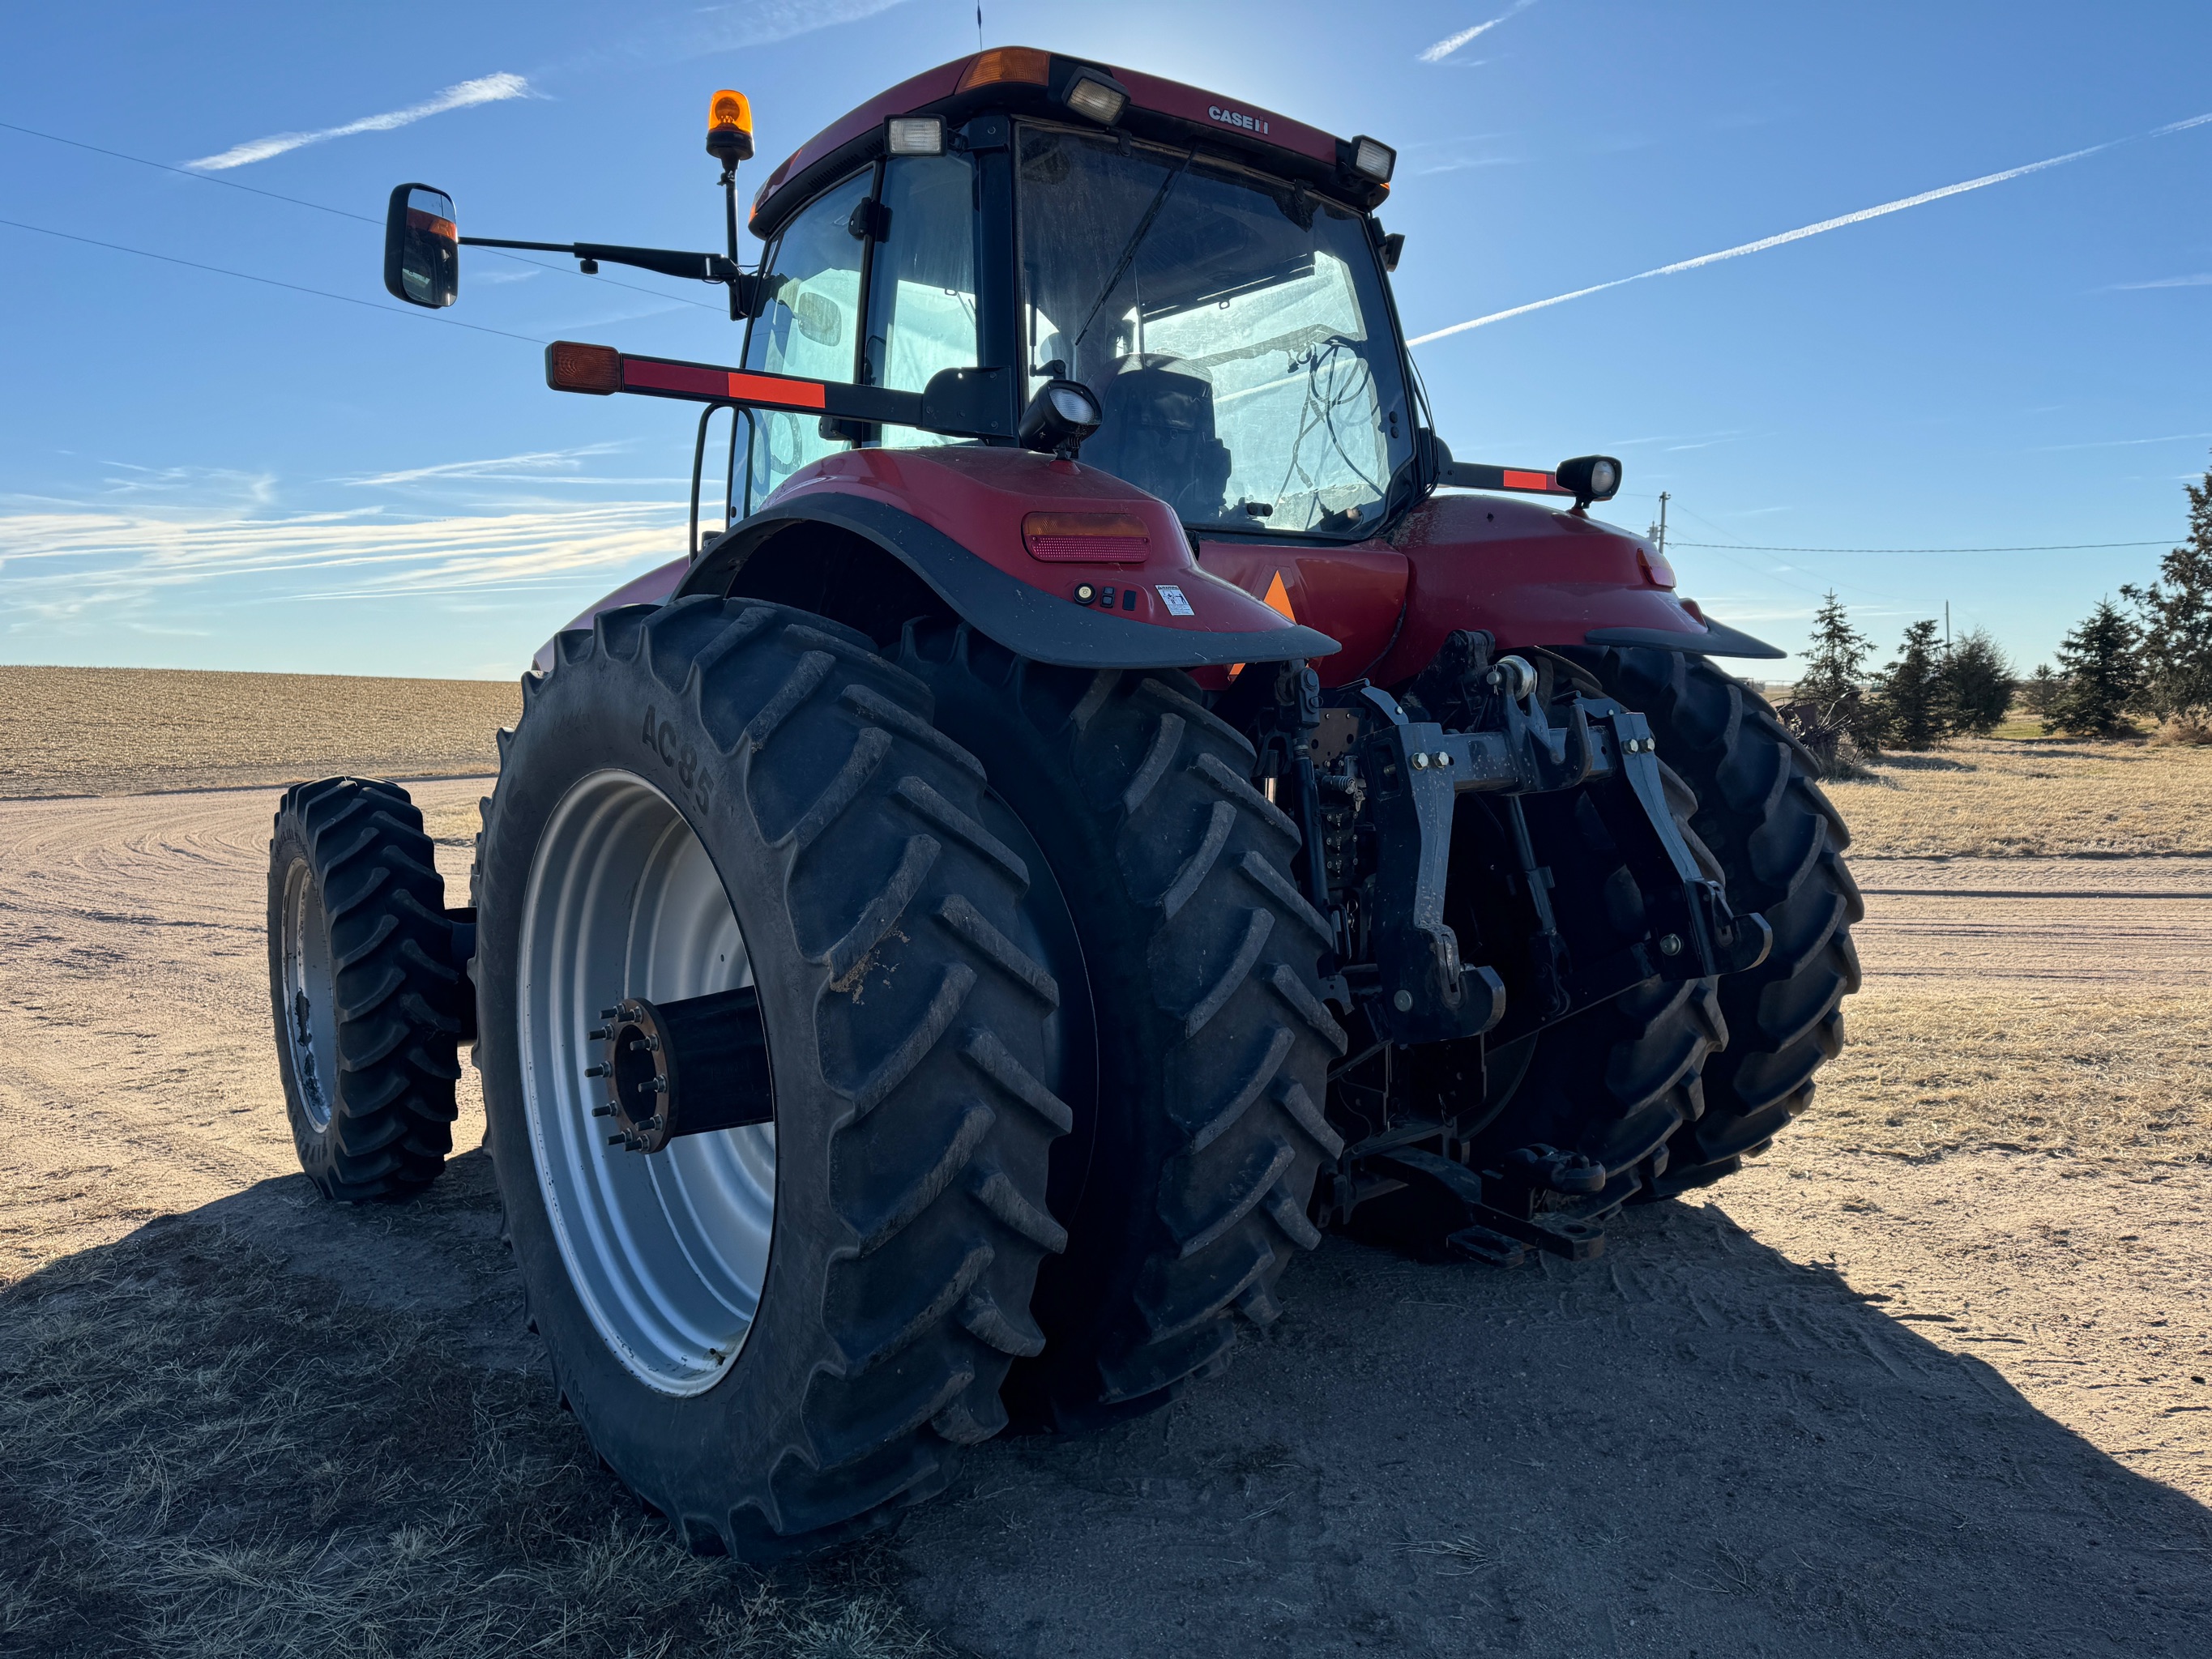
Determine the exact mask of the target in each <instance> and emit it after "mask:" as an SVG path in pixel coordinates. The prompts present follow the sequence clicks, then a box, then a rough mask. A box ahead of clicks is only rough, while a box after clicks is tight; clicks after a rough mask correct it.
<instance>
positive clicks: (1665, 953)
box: [1659, 933, 1682, 957]
mask: <svg viewBox="0 0 2212 1659" xmlns="http://www.w3.org/2000/svg"><path fill="white" fill-rule="evenodd" d="M1659 954H1660V955H1661V956H1662V957H1679V956H1680V955H1681V954H1682V936H1681V935H1680V933H1662V934H1660V936H1659Z"/></svg>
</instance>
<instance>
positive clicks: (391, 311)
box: [0, 219, 551, 345]
mask: <svg viewBox="0 0 2212 1659" xmlns="http://www.w3.org/2000/svg"><path fill="white" fill-rule="evenodd" d="M0 225H11V226H13V227H14V228H15V229H17V230H28V231H33V232H35V233H37V234H39V235H40V236H58V237H59V238H60V239H61V240H63V241H64V242H82V243H83V244H84V245H85V246H88V247H104V248H106V249H108V250H109V251H110V252H115V253H135V254H137V256H138V257H139V258H142V259H159V260H161V261H162V262H163V263H164V264H172V265H184V266H186V267H187V268H189V269H191V270H204V271H210V272H211V273H213V274H214V275H216V276H235V277H236V278H238V280H239V281H240V282H241V283H261V284H262V285H263V286H264V287H265V288H287V289H291V290H292V292H293V293H295V294H312V295H314V296H315V297H316V298H317V299H319V300H336V301H337V302H338V303H339V304H340V305H348V306H360V307H363V308H364V309H366V310H369V311H375V312H380V313H383V314H384V315H385V316H386V317H411V318H415V319H416V320H417V321H420V322H425V323H443V324H444V325H446V326H447V328H468V329H474V330H475V331H477V333H479V334H496V335H498V336H499V337H501V339H503V340H520V341H521V342H522V343H524V344H525V345H550V344H551V342H550V341H549V340H544V339H540V338H539V337H538V336H536V335H534V334H511V333H509V332H508V331H507V330H505V329H503V328H486V327H485V326H484V325H483V324H482V323H465V322H463V321H461V319H459V318H458V317H423V316H421V315H420V314H419V313H416V312H411V311H401V310H400V309H399V308H398V307H396V306H380V305H379V304H377V302H376V301H374V300H363V299H360V298H357V297H356V296H355V295H350V294H333V293H331V291H330V290H329V289H325V288H307V287H304V286H302V285H301V283H283V282H279V281H277V280H276V277H274V276H255V275H254V274H253V273H252V271H248V270H226V269H225V268H224V267H223V266H222V265H204V264H201V263H200V262H199V261H198V260H197V259H179V258H178V257H177V256H176V255H175V254H173V253H155V252H150V251H149V250H148V249H146V248H143V247H125V246H124V245H123V244H122V243H120V242H103V241H101V240H100V239H99V238H98V237H96V236H74V235H71V234H70V233H69V232H68V231H66V230H49V229H47V228H46V226H44V225H27V224H25V223H24V222H22V221H21V219H0Z"/></svg>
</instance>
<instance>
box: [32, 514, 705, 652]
mask: <svg viewBox="0 0 2212 1659" xmlns="http://www.w3.org/2000/svg"><path fill="white" fill-rule="evenodd" d="M683 544H684V514H683V511H682V509H681V508H680V507H679V508H676V509H673V510H671V507H669V504H668V503H667V501H665V500H662V501H611V502H605V503H603V504H600V505H597V506H591V507H561V508H555V509H550V510H542V511H531V512H520V513H474V514H469V515H461V516H453V517H447V518H437V519H426V520H411V521H410V520H397V519H395V518H394V517H392V516H391V515H387V514H385V513H380V512H378V511H375V510H374V509H371V510H368V511H355V512H348V513H293V514H288V515H284V516H282V517H269V518H258V517H239V516H234V515H213V514H210V515H207V516H204V517H185V516H182V515H176V516H171V515H156V514H152V513H97V512H46V513H38V512H32V513H7V514H0V627H5V628H15V629H20V628H22V627H25V626H64V625H67V624H70V623H95V622H96V623H99V624H100V625H102V626H105V625H106V622H107V621H120V620H126V619H129V618H131V617H133V616H135V615H137V614H139V613H142V612H143V613H147V614H149V615H150V614H152V613H154V612H155V611H165V610H167V609H169V608H173V607H174V606H175V605H178V604H179V603H181V602H183V601H185V599H187V598H190V599H193V600H195V601H196V602H197V606H198V607H199V608H201V609H204V608H205V607H207V606H208V605H210V604H213V605H225V604H250V603H257V602H264V601H267V600H270V599H307V598H313V597H318V596H321V595H325V594H327V593H330V592H332V591H333V590H337V591H343V592H348V593H351V594H356V595H359V596H363V597H382V598H399V597H402V596H418V595H424V594H446V595H456V594H459V595H465V594H469V593H477V592H493V591H500V590H506V589H512V588H514V587H517V586H531V587H538V586H552V587H561V586H573V587H576V588H580V589H588V588H594V587H601V586H610V585H611V579H612V578H613V577H614V576H616V575H618V574H622V573H624V572H627V573H630V574H635V573H636V572H638V571H641V570H644V569H646V568H650V567H651V566H652V565H654V564H658V563H661V562H665V561H666V560H668V559H671V558H673V557H675V556H677V555H678V554H679V553H680V552H682V550H683ZM103 619H105V620H103ZM155 619H157V620H158V619H159V618H158V617H156V618H155Z"/></svg>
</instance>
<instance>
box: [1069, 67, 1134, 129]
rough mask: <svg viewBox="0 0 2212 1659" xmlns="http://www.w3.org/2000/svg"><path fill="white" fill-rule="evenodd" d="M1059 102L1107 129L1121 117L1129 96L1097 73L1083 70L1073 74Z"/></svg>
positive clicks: (1114, 83)
mask: <svg viewBox="0 0 2212 1659" xmlns="http://www.w3.org/2000/svg"><path fill="white" fill-rule="evenodd" d="M1060 101H1061V102H1062V103H1064V104H1066V106H1068V108H1070V109H1072V110H1073V111H1074V112H1076V113H1077V114H1078V115H1085V116H1088V117H1090V118H1091V119H1092V120H1094V121H1096V122H1097V123H1098V125H1100V126H1102V127H1110V126H1112V125H1114V123H1115V122H1116V121H1118V120H1120V119H1121V112H1122V110H1123V109H1124V108H1125V107H1127V105H1128V102H1129V94H1128V93H1127V90H1126V89H1125V88H1122V87H1121V85H1119V84H1118V83H1117V82H1114V81H1112V80H1109V78H1108V77H1107V76H1103V75H1101V74H1100V73H1099V72H1098V71H1097V70H1090V69H1086V70H1077V71H1076V72H1075V78H1074V79H1073V81H1071V82H1068V85H1067V90H1066V92H1064V93H1062V94H1060Z"/></svg>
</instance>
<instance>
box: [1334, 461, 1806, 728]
mask: <svg viewBox="0 0 2212 1659" xmlns="http://www.w3.org/2000/svg"><path fill="white" fill-rule="evenodd" d="M1390 539H1391V544H1392V545H1393V546H1395V548H1396V549H1397V550H1398V551H1400V552H1401V553H1403V554H1404V555H1405V556H1406V559H1407V564H1408V566H1409V567H1410V569H1409V573H1408V575H1409V579H1408V581H1407V593H1406V619H1405V623H1404V625H1403V626H1402V627H1401V629H1399V630H1398V637H1397V640H1396V641H1395V643H1394V644H1393V645H1392V647H1391V648H1390V650H1389V653H1388V654H1387V655H1386V656H1385V657H1384V658H1383V660H1382V661H1381V662H1379V663H1377V664H1376V666H1375V668H1374V669H1373V670H1372V671H1371V672H1370V678H1373V679H1375V680H1376V681H1377V682H1379V683H1381V684H1385V685H1391V684H1397V683H1398V682H1399V681H1401V680H1404V679H1409V678H1412V677H1413V675H1415V674H1418V673H1419V672H1420V671H1421V670H1422V669H1424V668H1425V667H1426V666H1427V665H1429V663H1430V661H1431V659H1433V658H1434V657H1435V656H1436V654H1437V650H1438V648H1439V647H1442V646H1443V642H1444V638H1445V636H1446V635H1449V633H1451V631H1452V630H1453V629H1458V628H1467V629H1474V628H1481V629H1488V630H1489V631H1490V633H1491V634H1492V635H1494V636H1495V637H1496V639H1497V641H1498V646H1499V647H1500V648H1501V649H1506V650H1510V649H1513V648H1515V647H1520V646H1549V647H1561V646H1566V647H1572V646H1580V645H1646V646H1659V647H1664V648H1667V649H1669V650H1675V651H1688V652H1695V653H1700V654H1703V655H1705V656H1716V657H1720V656H1726V657H1769V658H1771V657H1779V656H1782V655H1784V653H1783V652H1781V651H1778V650H1777V649H1776V648H1775V647H1772V646H1771V645H1767V644H1765V642H1763V641H1759V640H1755V639H1753V638H1752V637H1751V636H1750V635H1747V634H1743V633H1740V632H1738V631H1737V630H1736V629H1733V628H1729V627H1726V626H1725V625H1723V624H1721V623H1714V622H1711V621H1710V620H1709V619H1708V618H1706V617H1705V615H1704V614H1703V613H1702V612H1701V611H1699V610H1698V609H1697V608H1696V606H1695V605H1693V604H1691V603H1687V602H1685V601H1684V600H1683V599H1680V597H1679V596H1678V595H1677V594H1676V593H1675V592H1674V571H1673V570H1672V569H1670V568H1668V564H1667V562H1666V560H1665V559H1664V558H1663V557H1662V556H1660V554H1659V551H1658V550H1657V549H1656V548H1655V547H1654V546H1653V545H1652V544H1650V542H1648V541H1646V540H1645V539H1644V538H1643V537H1641V536H1638V535H1637V534H1636V533H1635V532H1632V531H1627V530H1622V529H1620V528H1619V527H1618V526H1613V525H1609V524H1601V523H1600V522H1599V521H1598V520H1595V519H1592V518H1590V517H1589V515H1588V514H1587V513H1583V512H1581V511H1579V510H1574V511H1566V512H1561V511H1558V510H1556V509H1554V508H1552V507H1545V506H1542V505H1541V504H1540V503H1537V502H1534V501H1518V500H1515V499H1512V498H1510V497H1508V496H1503V495H1457V494H1453V495H1431V497H1430V498H1429V499H1428V500H1427V501H1424V502H1422V503H1421V505H1420V506H1419V507H1416V508H1415V509H1414V510H1413V512H1412V513H1408V514H1407V517H1406V518H1405V520H1403V521H1402V522H1401V524H1400V525H1399V526H1398V529H1397V531H1396V532H1395V534H1394V535H1393V536H1392V537H1391V538H1390Z"/></svg>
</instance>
